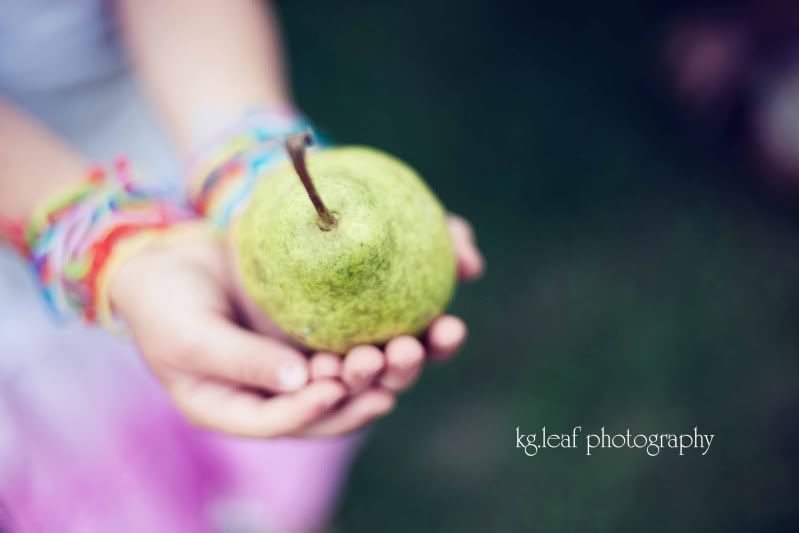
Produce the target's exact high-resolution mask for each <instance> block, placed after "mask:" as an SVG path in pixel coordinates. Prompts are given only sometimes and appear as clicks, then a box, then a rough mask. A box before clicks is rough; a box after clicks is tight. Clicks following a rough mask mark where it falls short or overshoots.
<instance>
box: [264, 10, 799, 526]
mask: <svg viewBox="0 0 799 533" xmlns="http://www.w3.org/2000/svg"><path fill="white" fill-rule="evenodd" d="M595 4H596V5H595ZM608 4H609V5H608ZM278 7H279V9H280V11H281V14H282V16H283V19H284V24H285V30H286V39H287V42H288V47H289V49H290V51H291V54H292V68H293V79H294V82H295V92H296V94H297V98H298V101H299V103H300V105H301V107H302V108H303V109H305V110H306V112H307V113H308V114H309V115H310V116H311V117H313V118H314V119H315V121H316V122H317V123H318V124H319V125H320V126H321V128H322V129H323V130H324V131H326V132H327V133H329V134H330V135H332V136H333V137H334V138H335V139H337V140H339V141H340V142H346V143H368V144H372V145H375V146H378V147H380V148H383V149H386V150H388V151H390V152H393V153H395V154H397V155H398V156H400V157H402V158H404V159H405V160H407V161H409V162H411V163H412V164H413V165H414V166H416V167H417V168H418V169H419V170H420V171H421V172H422V174H423V175H424V176H426V177H427V179H428V181H429V182H430V184H431V185H432V187H433V188H434V189H435V190H436V191H437V192H438V194H439V195H440V196H441V198H442V199H443V200H444V201H445V203H446V204H447V205H448V207H449V208H450V209H451V210H453V211H456V212H459V213H462V214H464V215H465V216H467V217H468V218H469V219H471V220H472V221H473V223H474V225H475V227H476V230H477V233H478V236H479V239H480V243H481V246H482V248H483V250H484V252H485V255H486V257H487V259H488V275H487V277H486V278H485V279H484V280H483V281H481V282H480V283H478V284H476V285H473V286H467V287H463V288H462V289H461V290H460V292H459V294H458V296H457V298H456V300H455V302H454V304H453V310H454V312H456V313H458V314H460V315H462V316H463V317H465V318H466V320H467V321H468V322H469V323H470V325H471V338H470V342H469V344H468V347H467V349H466V350H465V351H464V353H463V354H462V355H461V357H460V358H459V359H458V360H457V361H455V362H453V363H451V364H448V365H446V366H443V367H440V368H434V369H430V370H429V371H428V372H427V373H426V374H425V376H424V378H423V380H422V382H421V383H420V384H419V385H418V386H417V387H416V389H415V390H414V391H413V392H412V393H410V394H409V395H407V397H405V398H404V399H403V401H402V402H401V404H400V407H399V409H398V410H397V411H396V413H395V414H393V415H392V416H391V417H389V418H388V419H386V420H385V421H383V422H381V423H380V424H379V425H378V427H377V429H376V431H374V432H373V433H372V434H371V438H370V440H369V443H368V446H367V447H366V449H365V450H364V453H363V454H362V456H361V457H360V458H359V460H358V462H357V464H356V467H355V470H354V472H353V475H352V477H351V480H350V484H349V487H348V490H347V491H346V493H345V495H344V497H343V499H342V501H341V504H340V508H339V510H338V513H337V516H336V519H335V529H336V530H337V531H347V532H349V531H375V530H379V531H386V532H391V531H398V532H399V531H516V530H531V529H532V530H539V531H614V532H616V531H622V532H623V531H631V532H632V531H635V532H639V531H679V532H686V531H789V530H792V529H793V528H796V527H797V524H799V510H797V506H796V505H795V494H796V493H797V481H796V479H797V477H796V474H797V464H799V458H798V457H797V446H796V442H795V440H796V437H797V436H799V435H797V434H798V433H799V432H798V431H797V426H796V423H795V419H796V412H797V408H798V407H799V389H798V388H797V377H798V376H799V368H798V367H799V362H798V360H797V355H798V354H797V351H798V347H799V330H798V329H797V327H796V318H797V317H799V247H797V246H796V245H797V242H798V241H799V238H798V236H799V225H798V224H797V222H798V221H799V218H798V217H797V213H796V210H795V208H794V207H792V206H791V205H790V204H789V203H788V202H780V201H776V200H775V199H774V198H772V197H771V196H770V195H769V194H768V193H766V192H764V187H762V186H760V185H758V184H757V178H756V177H755V176H750V175H748V174H747V172H746V170H745V169H743V168H740V166H739V165H738V164H737V162H736V161H735V160H734V158H732V157H721V156H720V154H707V153H702V152H699V151H697V150H695V149H694V148H692V147H691V146H689V145H688V143H687V142H686V141H685V140H684V138H683V136H682V135H680V132H679V130H677V129H675V128H673V127H672V126H671V125H672V121H671V117H670V116H669V115H670V114H671V113H672V111H673V110H671V109H670V108H668V107H667V106H665V105H664V101H663V100H661V99H660V98H658V97H657V95H655V94H654V93H653V91H651V88H652V87H651V86H650V84H651V83H652V82H651V81H647V80H652V79H653V73H654V71H655V67H656V65H655V64H654V62H655V57H656V48H655V47H656V42H657V28H658V18H657V17H655V16H653V15H654V14H656V13H657V11H659V10H661V9H660V8H659V7H658V2H650V3H649V4H646V3H642V2H632V1H626V2H625V1H619V2H611V3H592V2H587V1H584V2H564V3H559V4H558V3H556V5H552V4H551V3H543V2H531V3H526V4H522V3H518V2H510V1H504V2H502V1H501V2H477V1H474V2H469V1H462V2H458V3H454V2H429V1H428V2H424V1H422V0H411V1H407V2H389V1H386V0H381V1H372V2H368V3H356V2H312V1H310V0H294V1H292V2H282V3H279V4H278ZM722 155H723V154H722ZM796 202H797V203H798V204H799V199H797V200H796ZM517 425H520V426H521V427H522V429H523V430H527V431H529V432H532V431H537V430H538V429H540V427H541V426H543V425H546V426H547V427H548V428H551V429H552V430H554V431H561V432H567V431H569V430H570V429H571V428H572V427H573V426H575V425H582V426H583V428H584V431H585V432H587V431H597V430H598V429H599V428H600V427H601V426H605V427H607V428H608V430H618V431H623V430H624V429H625V428H627V427H630V428H631V429H632V430H633V432H636V431H640V432H643V433H649V432H677V433H680V432H683V431H690V430H691V429H692V428H693V427H694V426H695V425H698V426H699V427H700V429H701V430H704V431H706V432H709V433H715V434H716V439H715V440H714V441H713V446H712V449H711V450H710V452H709V453H708V455H706V456H705V457H701V456H697V455H695V454H689V455H688V456H685V457H674V456H673V455H672V453H671V452H668V451H664V452H662V453H661V455H660V456H658V457H654V458H652V457H647V456H646V455H643V454H641V453H640V452H639V451H638V450H633V451H625V450H612V451H604V452H603V453H597V454H596V455H595V456H591V457H586V456H585V455H584V454H583V453H582V451H576V450H568V451H564V450H548V451H547V452H546V453H545V454H540V455H539V456H537V457H535V458H527V457H525V456H523V455H522V454H521V452H520V450H516V449H514V445H515V436H514V428H515V427H516V426H517Z"/></svg>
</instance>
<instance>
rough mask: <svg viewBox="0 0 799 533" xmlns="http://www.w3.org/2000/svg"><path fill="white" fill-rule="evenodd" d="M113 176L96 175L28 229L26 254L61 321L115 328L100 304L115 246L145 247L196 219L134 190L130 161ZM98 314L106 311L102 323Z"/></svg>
mask: <svg viewBox="0 0 799 533" xmlns="http://www.w3.org/2000/svg"><path fill="white" fill-rule="evenodd" d="M114 170H115V172H114V174H113V175H112V176H109V175H108V173H107V172H105V171H103V170H102V169H99V168H95V169H92V170H91V172H90V173H89V175H88V177H87V179H85V180H84V181H83V182H81V183H79V184H77V185H75V186H73V187H71V188H70V189H68V190H66V191H64V192H63V193H62V194H60V195H58V196H55V197H53V198H52V199H51V200H50V201H48V202H47V203H45V204H44V205H42V206H41V207H40V208H38V209H37V210H36V211H35V212H34V213H33V215H32V216H31V218H30V220H29V221H28V223H27V225H26V226H25V231H24V237H25V241H24V251H25V252H26V254H27V256H28V258H29V259H30V262H31V264H32V266H33V268H34V271H35V273H36V276H37V278H38V280H39V282H40V284H41V287H42V293H43V295H44V299H45V301H46V302H47V303H48V305H49V307H50V308H51V309H52V311H53V312H54V314H55V315H56V316H57V317H59V318H67V317H72V316H75V315H78V316H81V317H83V319H84V320H86V321H87V322H97V321H100V320H99V319H100V318H102V319H103V320H102V322H103V323H104V325H106V326H110V322H111V321H112V319H111V317H110V306H109V305H108V303H107V302H101V301H100V299H99V294H100V291H98V283H99V280H102V279H103V278H104V277H107V276H106V274H107V272H106V267H107V266H108V265H109V259H110V258H111V256H112V255H113V252H114V248H115V246H117V244H119V243H120V242H122V241H126V242H127V241H129V240H130V239H132V238H133V237H135V238H136V241H137V242H138V243H140V244H142V243H144V242H145V241H146V240H148V239H154V238H157V237H158V236H159V235H160V234H161V233H162V232H165V231H166V230H168V229H169V228H170V227H172V225H173V224H175V223H177V222H180V221H185V220H188V219H189V218H190V217H191V215H190V213H189V212H187V211H186V210H182V209H180V208H178V207H176V206H175V205H174V204H172V203H170V202H168V201H166V200H163V199H159V198H158V197H157V196H154V195H153V193H152V192H150V191H145V190H143V189H139V188H137V187H136V186H134V185H133V182H132V180H131V179H130V175H129V172H128V165H127V163H126V162H125V161H120V162H119V163H118V164H117V165H116V167H115V169H114ZM98 310H105V312H104V313H103V315H104V316H103V317H99V316H98Z"/></svg>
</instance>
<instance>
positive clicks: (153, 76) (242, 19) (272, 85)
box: [120, 0, 290, 155]
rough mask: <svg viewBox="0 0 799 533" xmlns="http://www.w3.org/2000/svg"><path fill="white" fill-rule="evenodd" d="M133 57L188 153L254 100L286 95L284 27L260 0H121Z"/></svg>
mask: <svg viewBox="0 0 799 533" xmlns="http://www.w3.org/2000/svg"><path fill="white" fill-rule="evenodd" d="M120 15H121V22H122V27H123V29H124V32H125V38H126V41H127V45H128V48H129V50H130V53H131V55H132V59H133V63H134V66H135V68H136V70H137V71H138V74H139V77H140V78H141V80H142V82H143V84H144V86H145V90H146V91H147V92H148V93H149V95H150V97H151V98H152V100H153V101H154V104H155V106H156V108H157V110H158V111H159V113H160V115H161V116H162V117H163V119H164V121H165V125H166V127H167V128H168V130H169V131H170V132H171V134H172V136H173V137H174V139H175V141H176V143H177V145H178V147H179V149H180V150H181V151H182V152H183V154H184V155H188V154H190V153H192V152H193V150H194V149H195V148H196V145H197V144H198V143H202V142H204V141H205V140H206V139H205V136H207V135H213V134H214V133H216V132H217V131H218V130H219V129H221V128H223V127H224V126H225V125H227V124H229V123H230V122H231V121H232V120H235V119H236V118H238V117H239V116H240V115H241V114H242V113H243V112H244V111H246V110H247V109H249V108H252V107H253V106H267V107H269V106H282V105H286V104H288V103H289V100H290V99H289V91H288V84H287V82H286V76H285V73H284V65H283V57H282V50H281V48H280V39H279V31H278V28H277V25H276V24H275V22H274V20H273V16H272V13H271V11H270V10H269V6H268V5H264V2H261V1H260V0H231V1H226V2H220V1H219V0H157V1H156V0H120Z"/></svg>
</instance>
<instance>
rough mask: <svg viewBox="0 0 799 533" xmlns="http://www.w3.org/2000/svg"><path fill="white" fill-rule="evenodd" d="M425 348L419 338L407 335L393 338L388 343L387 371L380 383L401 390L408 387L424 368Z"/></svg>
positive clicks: (394, 389) (395, 390) (396, 390)
mask: <svg viewBox="0 0 799 533" xmlns="http://www.w3.org/2000/svg"><path fill="white" fill-rule="evenodd" d="M424 355H425V349H424V346H422V343H421V342H419V340H418V339H415V338H413V337H409V336H407V335H405V336H402V337H397V338H396V339H392V340H391V341H390V342H389V343H388V344H387V345H386V371H385V373H384V374H383V377H381V378H380V385H382V386H383V387H385V388H386V389H388V390H391V391H394V392H400V391H402V390H404V389H406V388H408V387H409V386H410V385H411V384H412V383H413V382H414V381H416V378H417V377H418V376H419V372H420V371H421V369H422V364H423V363H424Z"/></svg>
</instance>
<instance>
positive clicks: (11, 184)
mask: <svg viewBox="0 0 799 533" xmlns="http://www.w3.org/2000/svg"><path fill="white" fill-rule="evenodd" d="M88 168H89V164H88V162H87V161H85V160H84V159H83V158H82V157H80V155H78V154H77V153H76V152H74V151H73V150H71V149H70V147H69V146H67V145H66V144H65V143H64V142H62V141H61V140H60V139H59V138H58V137H56V136H55V135H54V134H53V133H52V132H50V131H49V130H47V128H46V127H45V126H43V125H41V124H39V123H38V122H36V121H35V120H34V119H33V118H32V117H30V116H28V115H26V114H24V113H23V112H21V111H19V110H17V109H15V108H14V107H13V106H12V105H11V104H10V103H8V102H6V101H3V100H2V99H0V215H2V216H3V217H5V218H8V219H12V220H25V219H27V218H28V217H29V216H30V214H31V212H32V211H33V209H34V208H35V207H36V206H37V205H39V204H41V202H42V201H43V200H45V199H46V198H48V197H50V196H51V195H52V194H53V193H57V192H58V191H59V190H61V189H63V188H65V187H68V186H69V185H70V184H72V183H77V182H78V181H80V180H81V179H83V178H85V177H86V172H87V170H88Z"/></svg>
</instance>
